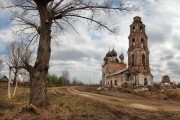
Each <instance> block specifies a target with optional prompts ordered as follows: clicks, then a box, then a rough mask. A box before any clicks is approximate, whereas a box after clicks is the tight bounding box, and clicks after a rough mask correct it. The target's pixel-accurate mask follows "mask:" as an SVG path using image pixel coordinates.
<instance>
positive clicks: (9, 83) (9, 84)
mask: <svg viewBox="0 0 180 120" xmlns="http://www.w3.org/2000/svg"><path fill="white" fill-rule="evenodd" d="M10 86H11V67H9V81H8V97H9V98H11V89H10Z"/></svg>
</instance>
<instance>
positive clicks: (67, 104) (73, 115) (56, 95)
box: [0, 88, 177, 120]
mask: <svg viewBox="0 0 180 120" xmlns="http://www.w3.org/2000/svg"><path fill="white" fill-rule="evenodd" d="M0 91H1V92H0V120H38V119H39V120H143V119H146V120H151V119H153V120H165V119H166V118H167V116H168V117H169V118H170V119H171V120H176V114H177V113H173V114H172V113H166V112H149V111H142V110H137V109H130V108H125V107H121V106H112V105H107V104H104V103H100V102H97V101H94V100H91V99H88V98H85V97H79V96H75V95H72V94H71V93H69V92H68V91H67V88H49V89H48V94H49V100H50V103H51V105H50V106H49V107H47V108H41V109H39V113H40V114H39V115H35V114H34V113H32V112H20V111H21V110H22V107H24V106H26V105H27V104H28V99H29V88H18V89H17V94H16V96H15V97H14V98H11V99H9V98H7V97H8V96H7V90H6V89H1V90H0Z"/></svg>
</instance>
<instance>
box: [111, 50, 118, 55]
mask: <svg viewBox="0 0 180 120" xmlns="http://www.w3.org/2000/svg"><path fill="white" fill-rule="evenodd" d="M111 55H112V56H113V57H116V56H117V53H116V51H115V50H114V49H113V50H112V51H111Z"/></svg>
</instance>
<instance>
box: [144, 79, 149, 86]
mask: <svg viewBox="0 0 180 120" xmlns="http://www.w3.org/2000/svg"><path fill="white" fill-rule="evenodd" d="M146 85H148V81H147V78H144V86H146Z"/></svg>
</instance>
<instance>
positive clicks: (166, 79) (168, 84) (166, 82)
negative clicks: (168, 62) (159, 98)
mask: <svg viewBox="0 0 180 120" xmlns="http://www.w3.org/2000/svg"><path fill="white" fill-rule="evenodd" d="M160 85H161V88H162V89H164V88H172V86H173V82H171V80H170V77H169V76H168V75H164V76H163V77H162V80H161V82H160Z"/></svg>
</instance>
